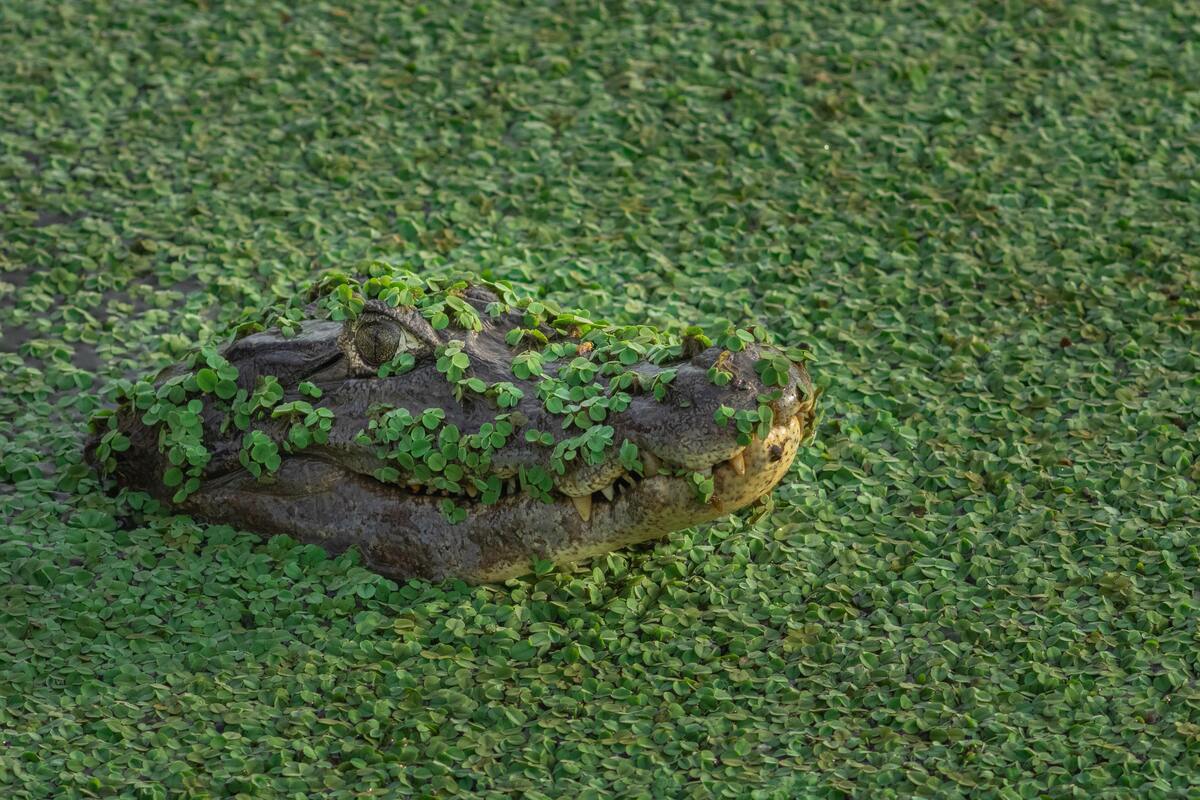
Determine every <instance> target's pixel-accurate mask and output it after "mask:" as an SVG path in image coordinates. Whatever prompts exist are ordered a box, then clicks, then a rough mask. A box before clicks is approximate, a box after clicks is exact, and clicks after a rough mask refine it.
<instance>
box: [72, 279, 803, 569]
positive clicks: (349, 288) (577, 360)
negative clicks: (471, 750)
mask: <svg viewBox="0 0 1200 800" xmlns="http://www.w3.org/2000/svg"><path fill="white" fill-rule="evenodd" d="M767 338H768V337H767V335H766V334H765V333H764V332H763V331H761V330H760V329H756V328H740V329H739V328H735V327H733V326H732V325H726V326H725V327H724V328H722V329H720V330H717V331H715V332H714V333H713V335H712V336H711V337H710V336H709V335H706V333H705V331H704V330H703V329H701V328H698V327H689V328H682V326H681V328H680V331H679V332H678V333H668V332H664V331H662V330H659V329H657V328H654V327H651V326H648V325H623V326H622V325H613V324H608V323H604V322H600V321H595V320H592V319H590V318H589V317H588V316H587V315H586V314H585V313H583V312H580V311H570V310H563V309H560V308H559V307H557V306H556V305H554V304H552V303H550V302H548V301H546V300H544V299H538V298H537V296H536V295H535V294H528V293H526V294H521V293H520V291H519V290H518V289H517V288H514V286H513V285H511V284H509V283H506V282H503V281H499V280H487V279H484V278H482V277H479V276H473V275H469V276H465V277H463V276H454V275H441V276H436V277H423V276H421V275H419V274H417V273H415V272H413V271H411V270H409V269H407V268H404V267H401V266H396V265H394V264H389V263H386V262H373V263H369V264H367V265H365V266H364V265H360V266H359V267H358V268H356V269H355V270H352V271H349V272H343V271H330V272H327V273H326V274H324V275H322V276H321V277H319V278H316V279H314V280H311V281H309V282H308V284H307V285H305V286H303V287H301V288H300V289H299V290H298V291H297V292H296V293H295V294H294V295H293V296H291V297H289V298H287V299H286V300H284V301H283V302H280V303H277V304H276V305H274V306H271V307H269V308H267V309H264V310H262V311H261V312H259V313H257V314H254V315H250V316H247V317H246V318H244V319H242V320H239V322H238V324H236V325H235V326H234V328H233V332H232V334H231V335H230V336H229V337H228V338H227V339H226V340H225V341H223V342H216V343H211V344H208V345H205V346H203V347H200V348H198V349H196V350H194V351H192V352H191V353H190V354H189V355H188V356H187V357H186V358H184V359H183V360H181V361H180V362H178V363H176V364H174V365H171V366H169V367H167V368H166V369H164V370H162V371H161V372H159V373H158V374H157V375H156V376H154V377H146V378H142V379H141V380H138V381H136V382H132V381H121V382H119V384H118V389H117V391H116V393H115V401H116V403H115V407H109V408H105V409H103V410H102V411H100V412H99V413H98V414H96V415H95V416H94V417H93V419H92V420H91V422H90V426H91V436H90V437H89V440H88V443H87V445H86V448H85V454H86V457H87V459H88V461H89V463H91V464H92V465H94V466H95V468H96V469H97V470H98V472H99V473H100V474H101V475H102V477H103V479H104V480H105V481H106V482H107V485H109V486H110V487H116V488H118V489H120V490H123V491H127V492H143V493H145V494H148V495H150V496H151V497H153V498H154V499H155V500H157V501H158V502H160V503H162V504H165V505H166V506H167V507H169V508H171V509H172V510H174V511H176V512H178V513H185V514H189V515H191V516H192V517H194V518H196V519H198V520H201V521H204V522H210V523H223V524H228V525H232V526H236V527H238V528H241V529H244V530H249V531H253V532H257V533H259V534H261V535H263V536H272V535H277V534H287V535H289V536H291V537H293V538H294V539H296V540H299V541H301V542H306V543H310V544H316V545H319V546H320V547H322V548H324V549H325V550H327V551H328V552H329V553H331V554H337V553H340V552H342V551H344V550H346V549H348V548H352V547H356V548H357V549H358V550H359V553H360V555H361V558H362V560H363V562H364V565H365V566H367V567H369V568H371V569H373V570H375V571H377V572H379V573H381V574H383V575H386V576H388V577H392V578H396V579H400V580H406V579H412V578H420V579H426V580H430V581H437V580H443V579H450V578H458V579H462V580H465V581H467V582H471V583H485V582H496V581H503V580H505V579H508V578H511V577H515V576H518V575H521V574H524V573H527V572H529V571H530V569H531V565H534V564H536V563H537V562H539V561H540V562H542V563H554V564H568V563H572V562H578V561H583V560H586V559H588V558H591V557H594V556H597V555H600V554H603V553H607V552H610V551H612V550H615V549H617V548H621V547H625V546H628V545H631V544H634V543H637V542H641V541H645V540H648V539H652V538H656V537H661V536H664V535H666V534H667V533H669V532H671V531H674V530H678V529H681V528H686V527H689V526H693V525H696V524H699V523H702V522H705V521H708V520H712V519H714V518H717V517H720V516H723V515H726V514H729V513H731V512H733V511H736V510H738V509H741V508H744V507H746V506H748V505H750V504H752V503H754V502H755V501H757V500H759V499H761V498H763V497H764V496H766V495H768V494H769V493H770V492H771V491H772V489H773V488H774V487H775V486H776V485H777V484H778V483H779V482H780V480H781V479H782V478H783V476H784V475H785V473H786V472H787V471H788V469H789V467H790V465H791V463H792V461H793V459H794V457H795V455H796V453H797V450H798V448H799V447H800V446H802V444H803V443H804V442H805V441H806V440H807V439H808V438H809V437H810V436H811V434H812V431H813V427H814V421H815V416H816V411H815V409H816V401H817V395H818V392H817V391H816V390H815V389H814V386H813V382H812V380H811V378H810V377H809V374H808V371H807V369H806V367H805V364H804V362H805V360H806V355H805V353H806V351H805V350H803V349H798V348H783V347H779V346H776V345H772V344H769V343H768V342H767V341H766V340H767Z"/></svg>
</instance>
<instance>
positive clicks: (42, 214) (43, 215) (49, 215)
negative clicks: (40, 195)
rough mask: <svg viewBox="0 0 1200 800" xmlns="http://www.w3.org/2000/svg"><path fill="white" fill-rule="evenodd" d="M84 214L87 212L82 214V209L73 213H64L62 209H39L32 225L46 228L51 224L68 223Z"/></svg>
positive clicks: (81, 217) (75, 220)
mask: <svg viewBox="0 0 1200 800" xmlns="http://www.w3.org/2000/svg"><path fill="white" fill-rule="evenodd" d="M86 216H87V214H84V213H83V212H82V211H77V212H75V213H74V214H65V213H63V212H62V211H39V212H38V218H37V219H36V220H34V222H33V227H35V228H48V227H50V226H51V225H69V224H70V223H72V222H77V221H78V220H81V219H83V218H84V217H86Z"/></svg>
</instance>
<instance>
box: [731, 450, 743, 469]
mask: <svg viewBox="0 0 1200 800" xmlns="http://www.w3.org/2000/svg"><path fill="white" fill-rule="evenodd" d="M729 466H731V467H733V471H734V472H736V473H737V474H738V475H745V474H746V455H745V451H743V450H738V451H737V452H736V453H734V454H733V456H732V457H731V458H730V459H729Z"/></svg>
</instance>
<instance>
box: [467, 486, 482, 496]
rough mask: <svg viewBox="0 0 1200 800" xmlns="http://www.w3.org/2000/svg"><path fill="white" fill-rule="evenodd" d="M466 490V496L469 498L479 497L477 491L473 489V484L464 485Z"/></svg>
mask: <svg viewBox="0 0 1200 800" xmlns="http://www.w3.org/2000/svg"><path fill="white" fill-rule="evenodd" d="M466 489H467V495H468V496H469V497H478V496H479V490H478V489H476V488H475V484H473V483H468V484H467V485H466Z"/></svg>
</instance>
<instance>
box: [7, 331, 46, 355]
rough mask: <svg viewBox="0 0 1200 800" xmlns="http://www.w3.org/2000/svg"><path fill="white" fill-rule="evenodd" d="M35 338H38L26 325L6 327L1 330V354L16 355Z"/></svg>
mask: <svg viewBox="0 0 1200 800" xmlns="http://www.w3.org/2000/svg"><path fill="white" fill-rule="evenodd" d="M34 338H37V337H36V336H34V334H33V331H31V330H29V329H28V328H26V327H25V326H24V325H5V326H3V327H2V328H0V352H5V353H15V352H17V348H19V347H20V346H21V345H23V344H25V343H26V342H28V341H29V340H30V339H34Z"/></svg>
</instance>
